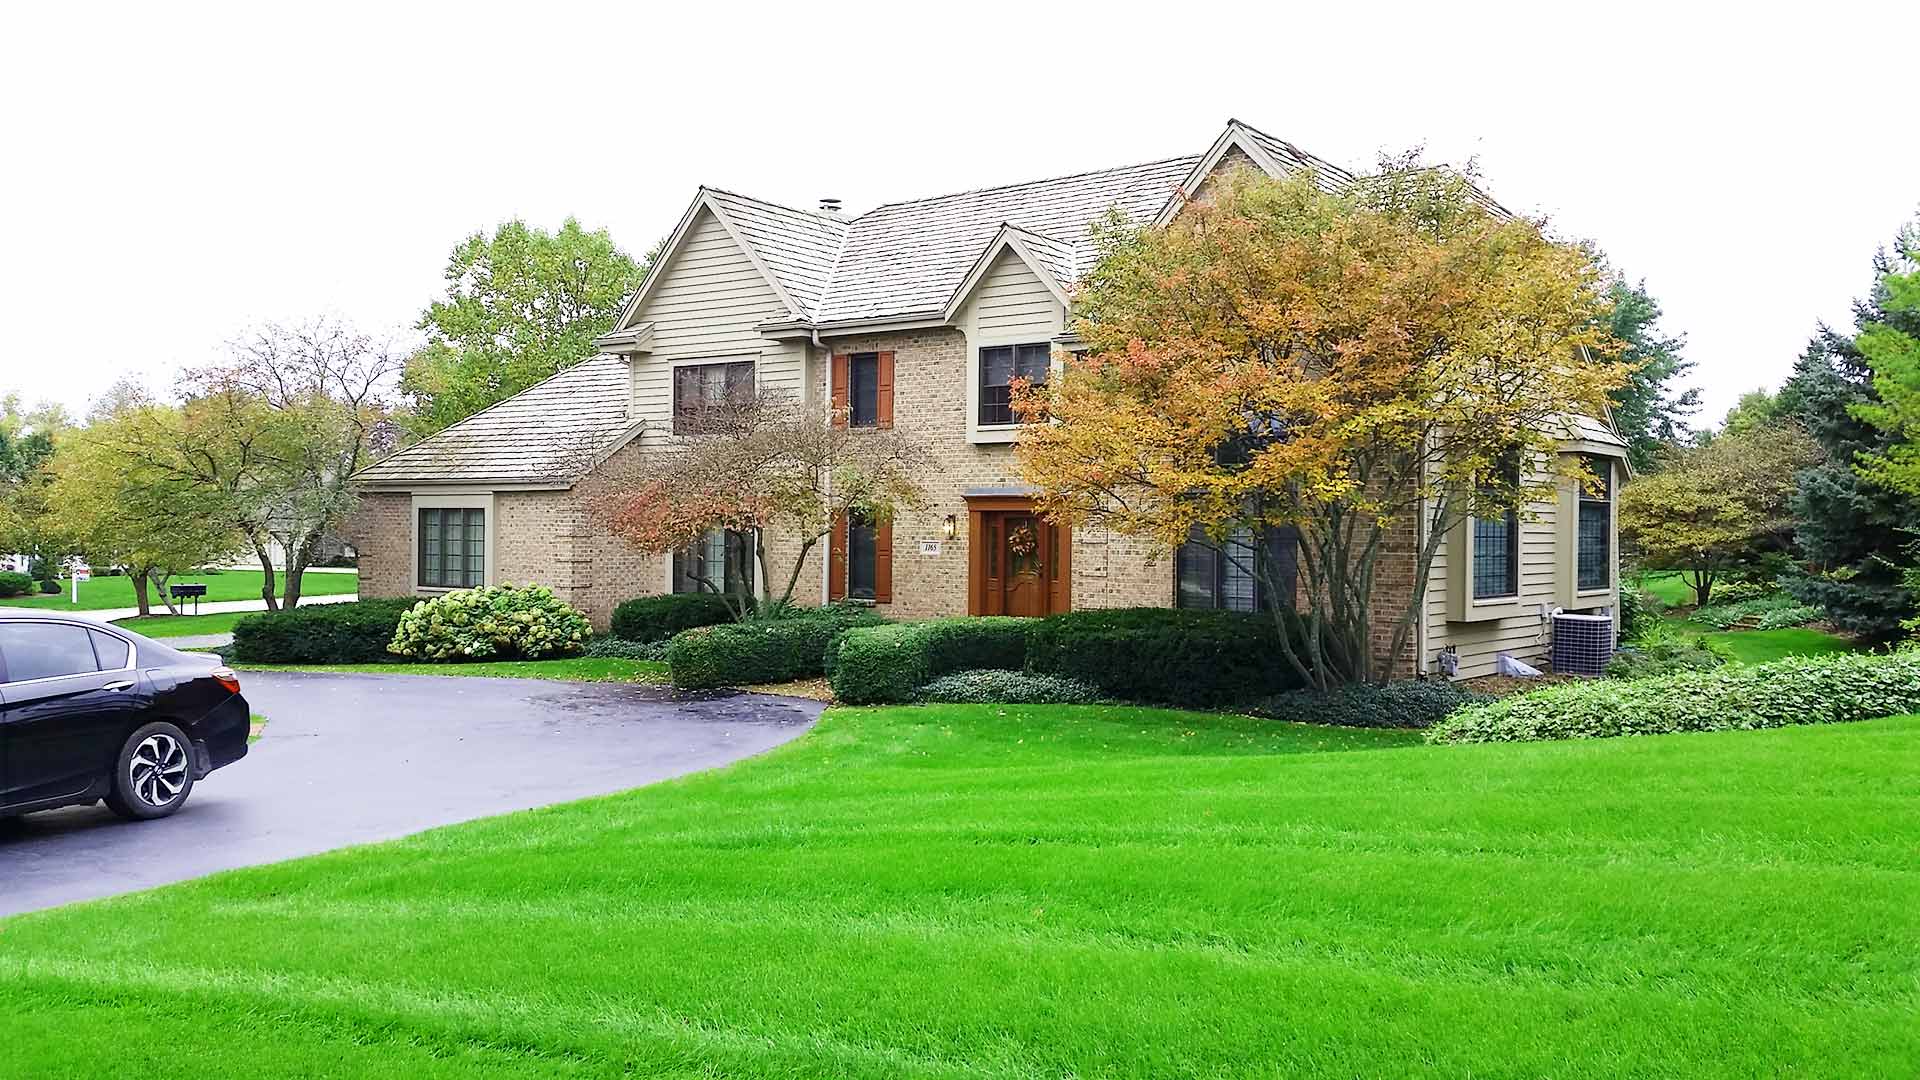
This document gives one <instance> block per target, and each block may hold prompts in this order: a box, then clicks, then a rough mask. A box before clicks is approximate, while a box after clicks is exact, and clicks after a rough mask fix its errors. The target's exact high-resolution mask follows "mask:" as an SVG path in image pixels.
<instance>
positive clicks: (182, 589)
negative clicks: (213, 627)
mask: <svg viewBox="0 0 1920 1080" xmlns="http://www.w3.org/2000/svg"><path fill="white" fill-rule="evenodd" d="M167 594H168V595H169V596H171V597H173V598H174V599H175V600H185V599H186V598H187V597H189V596H191V597H193V613H194V614H195V615H198V614H200V598H201V597H203V596H205V595H207V587H206V586H205V585H202V584H199V583H197V582H192V583H188V584H185V585H169V586H167Z"/></svg>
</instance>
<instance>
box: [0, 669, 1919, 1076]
mask: <svg viewBox="0 0 1920 1080" xmlns="http://www.w3.org/2000/svg"><path fill="white" fill-rule="evenodd" d="M1418 738H1419V736H1418V735H1417V734H1416V733H1410V732H1400V731H1379V730H1372V731H1362V730H1349V729H1342V728H1331V727H1302V726H1298V725H1290V724H1281V723H1276V722H1273V721H1266V720H1255V719H1252V718H1239V717H1231V716H1212V715H1200V714H1191V713H1175V712H1162V711H1156V710H1149V709H1136V708H1106V707H1079V708H1062V707H1040V706H1033V707H1026V706H921V707H914V708H888V709H836V710H833V711H831V712H829V713H828V714H827V716H826V718H825V719H824V720H823V721H822V723H821V725H820V726H819V728H817V729H816V730H815V731H814V732H813V733H811V734H810V735H808V736H806V737H805V738H803V739H801V740H799V741H798V742H796V743H794V744H791V745H790V746H788V747H786V748H783V749H782V750H779V751H775V752H773V753H770V754H768V755H766V756H764V757H761V758H758V759H754V760H751V761H748V762H745V763H743V764H742V765H740V766H737V767H734V768H731V769H727V770H722V771H718V772H713V773H708V774H704V775H700V776H695V777H690V778H687V779H685V780H681V781H676V782H672V783H667V784H661V785H657V786H654V787H649V788H645V789H641V790H639V791H636V792H632V793H628V794H624V795H619V796H614V797H610V798H604V799H595V800H589V801H585V802H580V803H575V804H572V805H568V806H561V807H556V808H552V809H548V810H543V811H536V812H533V813H528V814H516V815H511V816H506V817H500V818H496V819H491V820H487V821H481V822H475V823H471V824H468V825H463V826H457V827H454V828H449V829H441V830H436V831H433V832H428V833H424V834H421V835H419V836H416V837H413V838H410V839H407V840H403V841H399V842H395V843H389V844H383V845H376V846H369V847H361V848H356V849H352V850H348V851H341V852H336V853H333V854H329V855H324V856H320V857H317V858H312V859H304V860H299V861H295V862H289V863H284V864H280V865H277V866H272V867H265V868H260V869H254V870H246V871H240V872H237V873H229V874H221V875H218V876H215V877H212V878H207V879H204V880H201V881H198V882H194V883H190V884H186V885H183V886H178V887H174V888H169V889H165V890H162V891H158V892H154V893H148V894H141V895H136V896H130V897H125V898H121V899H117V900H110V901H106V902H103V903H96V904H87V905H81V906H77V907H72V908H67V909H62V910H57V911H53V912H48V913H43V914H38V915H30V916H25V917H19V918H14V919H10V920H7V921H6V922H4V923H0V1015H4V1016H5V1017H6V1018H7V1019H6V1032H7V1038H6V1045H7V1052H6V1067H7V1068H8V1069H10V1070H13V1071H15V1072H16V1073H17V1074H19V1075H25V1076H41V1075H45V1076H102V1075H137V1076H141V1077H153V1078H156V1080H170V1078H186V1077H192V1078H194V1080H202V1078H226V1077H254V1076H293V1075H331V1076H342V1077H347V1076H375V1075H377V1076H405V1077H408V1078H409V1080H440V1078H449V1077H467V1076H476V1075H484V1076H489V1077H516V1078H523V1077H536V1076H538V1077H569V1078H581V1077H612V1076H623V1075H632V1076H683V1077H694V1076H729V1077H762V1076H780V1077H846V1078H867V1077H876V1078H886V1080H898V1078H943V1080H945V1078H959V1077H994V1078H1014V1077H1032V1076H1056V1077H1058V1076H1081V1077H1095V1076H1099V1077H1153V1078H1161V1077H1223V1076H1224V1077H1232V1076H1258V1077H1273V1076H1292V1077H1354V1076H1396V1077H1397V1076H1409V1075H1414V1076H1434V1077H1443V1076H1444V1077H1455V1076H1553V1077H1561V1078H1566V1077H1619V1076H1655V1075H1658V1076H1693V1077H1713V1076H1728V1077H1732V1076H1754V1075H1797V1076H1820V1077H1841V1076H1899V1075H1905V1074H1907V1073H1908V1072H1910V1071H1911V1067H1912V1063H1913V1062H1914V1061H1915V1060H1916V1059H1917V1058H1920V1025H1916V1024H1915V1023H1913V1017H1914V1014H1915V1009H1916V1000H1915V991H1914V987H1915V985H1916V979H1917V978H1920V955H1917V954H1916V953H1915V952H1914V950H1913V949H1912V948H1910V947H1909V944H1908V943H1910V942H1912V941H1914V940H1917V939H1920V905H1916V904H1914V903H1913V902H1912V899H1913V897H1914V895H1915V893H1916V889H1920V870H1916V867H1915V865H1914V860H1913V851H1912V837H1913V836H1915V835H1920V800H1915V799H1912V798H1910V797H1906V795H1905V790H1906V786H1907V785H1910V778H1911V777H1913V776H1914V775H1917V774H1920V717H1914V718H1905V719H1899V720H1892V721H1873V722H1869V723H1864V724H1856V725H1846V726H1840V727H1802V728H1794V729H1784V730H1775V731H1762V732H1735V733H1721V734H1709V735H1688V736H1677V737H1667V738H1647V739H1614V740H1600V741H1590V742H1582V743H1540V744H1524V745H1501V746H1464V747H1420V746H1410V745H1409V743H1410V742H1411V741H1413V740H1417V739H1418ZM1383 747H1391V748H1393V749H1370V750H1368V749H1361V748H1383ZM209 927H217V928H218V947H217V948H209V936H208V935H209V930H208V928H209Z"/></svg>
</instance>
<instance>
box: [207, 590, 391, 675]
mask: <svg viewBox="0 0 1920 1080" xmlns="http://www.w3.org/2000/svg"><path fill="white" fill-rule="evenodd" d="M418 602H419V601H417V600H415V599H414V598H413V597H399V598H396V599H390V600H356V601H353V602H351V603H345V604H313V605H311V606H308V607H298V608H294V609H293V610H292V611H263V612H261V613H260V614H258V615H248V616H246V617H245V618H243V619H241V620H239V621H238V622H236V623H234V625H233V644H232V645H231V646H230V647H229V648H228V649H227V650H226V652H225V653H224V654H223V655H225V656H226V657H227V658H228V659H231V660H236V661H240V662H242V663H248V664H377V663H381V662H383V661H389V660H392V659H393V657H392V656H391V655H389V654H388V653H387V643H388V642H389V641H392V640H393V631H394V628H395V627H397V626H399V625H400V616H402V615H404V614H406V612H407V609H409V608H411V607H413V605H414V604H416V603H418Z"/></svg>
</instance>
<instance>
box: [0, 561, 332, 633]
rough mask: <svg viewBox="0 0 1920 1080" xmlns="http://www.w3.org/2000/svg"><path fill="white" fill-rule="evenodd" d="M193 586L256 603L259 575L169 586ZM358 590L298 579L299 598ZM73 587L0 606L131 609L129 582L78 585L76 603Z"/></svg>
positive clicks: (209, 577)
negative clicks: (199, 585)
mask: <svg viewBox="0 0 1920 1080" xmlns="http://www.w3.org/2000/svg"><path fill="white" fill-rule="evenodd" d="M188 582H197V583H199V584H203V585H205V586H206V587H207V595H206V596H205V597H203V598H202V599H203V600H208V601H212V600H258V599H260V583H261V575H260V571H258V570H222V571H221V572H219V573H217V574H186V575H183V576H181V577H178V578H175V579H173V581H172V582H170V583H169V584H186V583H188ZM275 586H276V595H277V591H278V590H280V589H284V588H285V587H286V575H285V574H280V575H277V580H276V582H275ZM359 588H360V575H359V574H357V573H334V572H331V571H329V572H327V573H307V574H303V575H301V577H300V594H301V595H302V596H328V595H334V594H339V593H351V592H355V591H357V590H358V589H359ZM149 596H150V599H151V601H152V604H153V607H154V609H155V610H157V611H165V610H166V605H165V604H163V603H161V601H160V597H159V595H158V594H157V593H151V594H149ZM72 597H73V586H72V585H71V584H70V583H69V582H67V581H65V580H62V581H61V582H60V595H58V596H12V597H7V598H6V599H0V604H4V605H6V606H8V607H35V608H52V609H55V610H59V611H100V610H102V609H105V608H130V607H133V606H135V602H134V598H133V579H131V578H128V577H125V576H121V577H97V578H93V579H91V580H88V581H83V582H81V583H80V602H79V603H78V604H75V603H73V601H72ZM187 603H188V605H189V606H188V610H189V611H191V610H192V606H191V605H192V601H188V602H187ZM143 632H144V631H143Z"/></svg>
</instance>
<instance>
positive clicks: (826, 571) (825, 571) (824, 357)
mask: <svg viewBox="0 0 1920 1080" xmlns="http://www.w3.org/2000/svg"><path fill="white" fill-rule="evenodd" d="M807 332H808V333H809V334H811V335H812V337H813V347H814V348H816V349H818V350H820V362H821V363H822V364H824V365H825V369H824V371H823V374H825V375H826V377H827V404H828V407H829V408H831V407H832V404H833V355H832V354H831V353H830V352H828V351H827V343H826V342H824V341H821V340H820V328H819V327H818V326H810V327H808V328H807ZM824 486H825V487H826V489H827V494H828V496H829V497H831V496H832V494H833V475H832V474H831V473H829V474H828V475H827V478H826V482H825V484H824ZM828 526H829V528H828V532H827V546H826V549H825V550H823V551H822V552H821V553H820V603H821V604H823V605H824V604H825V603H826V602H827V598H828V597H829V596H832V595H833V580H832V574H833V565H832V564H833V558H832V554H831V553H832V551H833V532H832V528H831V526H832V522H831V521H829V522H828Z"/></svg>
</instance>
